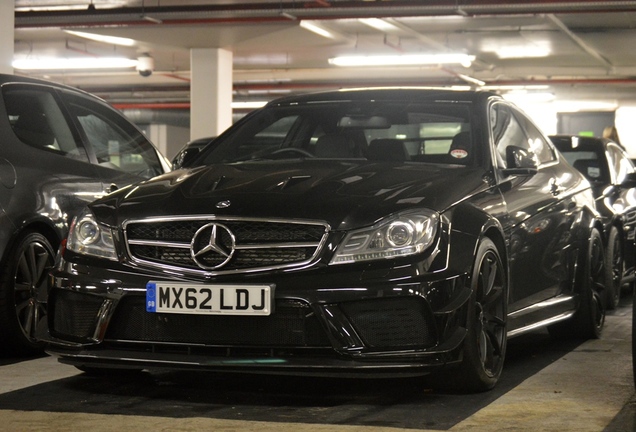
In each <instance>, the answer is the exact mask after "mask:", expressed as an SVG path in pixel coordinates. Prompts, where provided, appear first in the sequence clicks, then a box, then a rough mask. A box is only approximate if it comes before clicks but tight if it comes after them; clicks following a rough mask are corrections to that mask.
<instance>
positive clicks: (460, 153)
mask: <svg viewBox="0 0 636 432" xmlns="http://www.w3.org/2000/svg"><path fill="white" fill-rule="evenodd" d="M450 155H451V156H452V157H454V158H456V159H464V158H465V157H468V152H467V151H466V150H462V149H455V150H451V152H450Z"/></svg>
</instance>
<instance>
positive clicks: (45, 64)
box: [12, 57, 137, 70]
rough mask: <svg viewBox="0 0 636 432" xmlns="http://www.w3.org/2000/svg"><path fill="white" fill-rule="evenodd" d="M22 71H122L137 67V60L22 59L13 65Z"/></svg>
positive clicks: (101, 58)
mask: <svg viewBox="0 0 636 432" xmlns="http://www.w3.org/2000/svg"><path fill="white" fill-rule="evenodd" d="M12 65H13V67H14V68H15V69H20V70H54V69H55V70H59V69H122V68H134V67H135V66H137V60H136V59H134V60H133V59H127V58H123V57H86V58H84V57H78V58H52V57H49V58H47V57H42V58H22V59H16V60H14V61H13V63H12Z"/></svg>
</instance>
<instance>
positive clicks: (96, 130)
mask: <svg viewBox="0 0 636 432" xmlns="http://www.w3.org/2000/svg"><path fill="white" fill-rule="evenodd" d="M61 97H62V99H63V101H64V103H65V105H66V108H67V110H68V112H69V114H70V117H71V118H72V121H73V122H74V123H75V126H76V127H77V128H78V130H79V131H80V136H81V138H82V141H83V142H84V144H85V146H86V148H87V149H88V152H89V158H90V161H91V162H92V163H93V164H94V166H95V170H96V172H97V174H98V175H99V177H100V178H101V179H102V182H103V189H104V191H105V192H110V191H112V190H114V189H118V188H121V187H123V186H126V185H128V184H131V183H135V182H138V181H141V180H145V179H148V178H151V177H154V176H156V175H159V174H163V173H164V172H166V171H167V170H168V169H169V162H168V161H167V160H164V158H163V156H162V155H161V154H160V153H159V152H158V151H157V149H156V148H155V147H154V146H153V145H152V144H151V143H150V142H149V141H148V140H147V139H146V137H145V136H144V135H143V134H142V133H141V131H139V129H137V128H136V127H135V126H134V125H133V124H132V123H131V122H129V121H128V120H127V119H125V118H124V117H123V116H122V115H121V114H120V113H119V112H117V111H115V110H114V109H112V108H111V107H110V106H108V105H107V104H105V103H101V102H100V101H96V100H94V99H93V98H88V97H86V96H84V95H82V94H79V93H75V92H71V91H62V92H61Z"/></svg>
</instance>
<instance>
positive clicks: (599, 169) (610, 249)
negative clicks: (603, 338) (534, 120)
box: [550, 135, 636, 309]
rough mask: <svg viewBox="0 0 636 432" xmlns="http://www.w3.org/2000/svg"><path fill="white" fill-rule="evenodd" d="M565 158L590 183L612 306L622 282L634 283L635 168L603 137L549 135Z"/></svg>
mask: <svg viewBox="0 0 636 432" xmlns="http://www.w3.org/2000/svg"><path fill="white" fill-rule="evenodd" d="M550 139H551V140H552V142H553V143H554V145H555V146H556V147H557V148H558V149H559V151H561V153H562V154H563V156H564V157H565V159H566V160H567V161H568V162H569V163H570V164H571V165H572V166H573V167H574V168H576V169H578V170H579V171H580V172H581V173H583V175H584V176H585V177H586V178H587V179H588V180H589V181H590V183H591V184H592V190H593V191H594V197H595V198H596V206H597V209H598V211H599V212H600V214H601V217H602V219H603V224H604V230H605V233H606V244H607V248H606V251H605V256H606V259H607V264H606V270H607V272H608V276H607V280H608V282H609V281H611V283H608V284H607V290H606V302H607V307H608V309H614V308H615V307H616V306H617V305H618V302H619V300H620V296H621V291H622V290H623V287H625V286H626V285H627V286H629V287H630V288H632V289H633V285H634V262H635V261H634V260H635V258H634V229H635V228H636V172H635V171H636V169H635V168H634V164H633V163H632V161H631V160H630V158H629V156H628V155H627V153H625V150H623V148H622V147H621V146H619V145H618V144H616V143H615V142H613V141H611V140H609V139H607V138H594V137H582V136H571V135H555V136H550Z"/></svg>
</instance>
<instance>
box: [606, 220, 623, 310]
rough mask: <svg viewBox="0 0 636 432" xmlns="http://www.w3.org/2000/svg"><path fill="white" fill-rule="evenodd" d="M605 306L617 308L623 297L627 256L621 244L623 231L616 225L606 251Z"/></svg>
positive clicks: (608, 240) (611, 231) (608, 239)
mask: <svg viewBox="0 0 636 432" xmlns="http://www.w3.org/2000/svg"><path fill="white" fill-rule="evenodd" d="M605 272H606V276H605V281H606V282H607V287H606V290H605V306H606V308H607V310H613V309H616V307H617V306H618V303H619V301H620V299H621V289H622V283H621V281H622V280H623V274H624V273H625V258H624V256H623V248H622V244H621V233H620V231H619V230H618V228H616V227H612V228H611V229H610V233H609V236H608V238H607V249H606V251H605Z"/></svg>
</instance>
